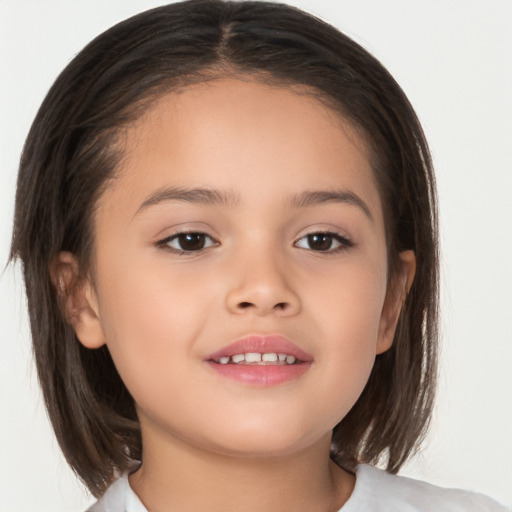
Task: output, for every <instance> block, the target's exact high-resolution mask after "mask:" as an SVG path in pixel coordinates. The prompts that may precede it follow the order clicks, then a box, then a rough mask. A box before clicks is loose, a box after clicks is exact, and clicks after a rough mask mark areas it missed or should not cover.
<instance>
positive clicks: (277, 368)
mask: <svg viewBox="0 0 512 512" xmlns="http://www.w3.org/2000/svg"><path fill="white" fill-rule="evenodd" d="M207 363H208V365H209V366H210V368H212V369H213V370H214V371H215V372H217V373H219V374H220V375H222V376H223V377H227V378H228V379H233V380H236V381H238V382H240V383H243V384H247V385H250V386H260V387H265V386H276V385H278V384H282V383H284V382H289V381H291V380H294V379H298V378H299V377H300V376H301V375H304V373H306V372H307V371H308V370H309V368H310V366H311V363H310V362H305V363H299V364H289V365H248V364H220V363H215V362H214V361H207Z"/></svg>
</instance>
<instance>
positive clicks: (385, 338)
mask: <svg viewBox="0 0 512 512" xmlns="http://www.w3.org/2000/svg"><path fill="white" fill-rule="evenodd" d="M399 258H400V268H399V271H398V273H397V275H396V276H395V277H394V279H393V281H392V282H391V283H389V286H388V291H387V293H386V299H385V300H384V306H383V308H382V314H381V317H380V323H379V337H378V340H377V354H382V353H383V352H385V351H386V350H388V349H390V348H391V345H392V344H393V338H394V336H395V331H396V326H397V324H398V319H399V318H400V311H401V310H402V306H403V305H404V302H405V299H406V297H407V294H408V293H409V290H410V289H411V286H412V283H413V281H414V274H415V273H416V256H415V254H414V251H403V252H401V253H400V254H399Z"/></svg>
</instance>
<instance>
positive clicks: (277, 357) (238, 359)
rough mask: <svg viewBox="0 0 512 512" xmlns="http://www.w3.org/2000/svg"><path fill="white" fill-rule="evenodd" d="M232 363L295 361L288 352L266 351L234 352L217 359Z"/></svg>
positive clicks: (290, 362) (221, 362)
mask: <svg viewBox="0 0 512 512" xmlns="http://www.w3.org/2000/svg"><path fill="white" fill-rule="evenodd" d="M230 361H231V362H232V363H237V364H241V363H260V364H265V363H275V362H277V361H279V362H280V363H283V364H293V363H295V361H296V358H295V357H294V356H290V355H288V354H276V353H275V352H266V353H264V354H262V353H261V352H247V353H246V354H234V355H232V356H231V357H229V356H223V357H221V358H220V359H219V361H218V362H219V363H220V364H228V363H229V362H230Z"/></svg>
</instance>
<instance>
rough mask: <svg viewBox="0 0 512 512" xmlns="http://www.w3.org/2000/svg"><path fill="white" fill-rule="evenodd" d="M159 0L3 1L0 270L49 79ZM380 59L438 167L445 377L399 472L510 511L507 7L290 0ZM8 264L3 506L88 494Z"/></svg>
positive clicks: (510, 18) (15, 508)
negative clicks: (428, 427)
mask: <svg viewBox="0 0 512 512" xmlns="http://www.w3.org/2000/svg"><path fill="white" fill-rule="evenodd" d="M161 3H162V2H158V1H149V0H148V1H144V0H122V1H121V0H110V1H105V0H81V1H73V2H70V1H69V0H60V1H57V0H46V1H41V0H23V1H20V0H0V38H1V40H0V77H1V78H0V129H1V132H0V266H1V267H3V264H4V262H5V261H6V259H7V255H8V249H9V242H10V232H11V223H12V210H13V199H14V191H15V181H16V172H17V163H18V159H19V155H20V152H21V149H22V145H23V141H24V138H25V136H26V134H27V132H28V129H29V126H30V123H31V121H32V119H33V117H34V115H35V113H36V110H37V108H38V106H39V104H40V103H41V101H42V99H43V97H44V95H45V93H46V92H47V90H48V88H49V87H50V85H51V83H52V82H53V80H54V79H55V78H56V76H57V74H58V73H59V72H60V71H61V69H62V68H63V67H64V66H65V65H66V64H67V63H68V62H69V60H70V59H71V58H72V57H73V56H74V55H75V54H76V53H77V52H78V51H79V50H80V49H81V48H82V47H83V46H84V45H85V44H86V43H87V42H89V41H90V40H91V39H92V38H93V37H94V36H96V35H97V34H99V33H100V32H102V31H103V30H105V29H107V28H108V27H110V26H111V25H113V24H114V23H115V22H117V21H120V20H121V19H124V18H126V17H128V16H130V15H132V14H135V13H137V12H139V11H142V10H145V9H147V8H150V7H154V6H156V5H160V4H161ZM290 3H291V4H293V5H296V6H298V7H301V8H304V9H306V10H308V11H310V12H312V13H314V14H317V15H319V16H320V17H322V18H324V19H326V20H328V21H329V22H331V23H332V24H334V25H335V26H337V27H338V28H340V29H342V30H343V31H345V32H346V33H347V34H349V35H350V36H352V37H353V38H355V39H356V40H357V41H358V42H359V43H361V44H362V45H363V46H365V47H366V48H367V49H369V50H370V51H371V52H372V53H373V54H374V55H376V56H377V57H378V58H379V59H380V60H381V61H382V62H383V63H384V65H385V66H386V67H387V68H388V69H389V70H390V71H391V73H392V74H393V75H394V76H395V78H396V79H397V81H398V82H399V83H400V84H401V86H402V87H403V88H404V90H405V92H406V93H407V95H408V96H409V98H410V100H411V102H412V103H413V105H414V106H415V108H416V110H417V112H418V114H419V117H420V119H421V120H422V122H423V125H424V128H425V131H426V134H427V138H428V139H429V142H430V144H431V149H432V153H433V156H434V161H435V165H436V169H437V176H438V187H439V197H440V204H441V207H440V221H441V241H442V277H443V286H442V322H443V323H442V329H443V345H442V376H441V380H440V387H439V400H438V406H437V410H436V415H435V419H434V424H433V428H432V432H431V435H430V436H429V438H428V440H427V442H426V443H425V447H424V450H423V451H422V453H421V454H420V455H419V456H418V457H416V458H415V459H413V460H412V461H411V462H410V463H409V464H408V465H407V467H406V468H404V470H403V471H402V473H403V474H406V475H411V476H415V477H417V478H421V479H424V480H428V481H431V482H434V483H436V484H440V485H444V486H456V487H463V488H466V489H473V490H479V491H481V492H484V493H487V494H490V495H491V496H493V497H495V498H497V499H499V500H500V501H502V502H504V503H505V504H508V505H509V506H510V505H511V504H512V491H511V488H512V486H511V482H512V462H511V461H512V372H511V363H512V234H511V232H512V213H511V206H512V201H511V190H512V101H511V93H510V91H512V64H511V63H512V59H511V58H510V55H511V50H512V1H511V0H489V1H484V0H478V1H477V0H386V1H381V0H367V1H365V0H340V1H335V0H330V1H329V0H293V1H290ZM24 301H25V299H24V295H23V283H22V280H21V277H20V272H19V268H17V267H14V268H13V267H12V266H11V267H9V268H8V269H7V270H6V271H5V273H4V275H3V276H2V278H1V280H0V306H1V307H0V328H1V329H0V337H1V338H0V379H1V380H0V443H1V445H0V512H33V511H35V510H37V511H38V512H50V511H51V512H64V511H65V512H70V511H80V510H83V509H85V508H86V506H87V505H88V504H89V503H90V502H91V501H92V499H91V497H90V496H89V495H88V494H87V492H86V491H85V490H84V488H83V487H81V486H80V484H79V483H78V482H77V481H76V479H75V477H74V476H73V474H72V473H71V472H70V470H69V469H68V468H67V466H66V465H65V463H64V462H63V460H62V455H61V454H60V451H59V449H58V447H57V445H56V442H55V441H54V439H53V434H52V432H51V430H50V428H49V425H48V421H47V418H46V415H45V411H44V407H43V404H42V402H41V398H40V395H39V390H38V386H37V380H36V377H35V374H34V369H33V361H32V358H31V353H30V340H29V331H28V326H27V322H28V320H27V317H26V313H25V302H24Z"/></svg>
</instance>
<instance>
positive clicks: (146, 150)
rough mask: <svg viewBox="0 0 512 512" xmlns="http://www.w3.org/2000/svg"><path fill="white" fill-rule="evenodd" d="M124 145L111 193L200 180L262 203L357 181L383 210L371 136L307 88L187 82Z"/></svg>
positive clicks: (127, 194)
mask: <svg viewBox="0 0 512 512" xmlns="http://www.w3.org/2000/svg"><path fill="white" fill-rule="evenodd" d="M124 148H125V150H124V158H123V159H122V162H121V163H120V165H119V168H118V179H117V180H116V181H115V182H114V186H113V187H111V188H110V190H108V191H107V193H106V194H105V195H106V196H108V195H109V194H114V195H115V194H116V193H117V194H122V195H123V199H129V198H132V199H133V201H134V202H135V201H136V200H139V201H140V198H141V197H142V196H143V195H144V194H146V195H147V194H149V193H151V191H152V189H153V190H155V189H156V188H159V187H166V186H174V187H202V188H214V189H222V190H229V191H234V192H235V193H236V194H237V196H238V197H242V198H243V199H244V200H245V201H248V202H251V201H252V202H253V203H255V202H256V201H257V200H258V199H259V198H262V197H267V196H275V197H277V196H281V197H282V196H283V195H288V196H291V195H294V194H295V195H296V194H299V193H300V192H302V191H304V190H305V189H321V190H328V189H332V188H350V189H355V190H354V192H356V193H357V194H358V195H363V196H365V201H366V202H368V203H370V204H374V205H376V206H377V208H378V209H380V205H379V204H380V198H379V194H378V190H377V187H376V184H375V180H374V176H373V171H372V169H371V165H370V158H369V156H368V151H367V148H366V145H365V144H364V142H363V140H362V139H361V137H359V135H358V134H357V131H356V130H355V129H354V127H353V126H352V125H351V124H350V123H348V122H347V121H346V120H345V119H343V118H342V116H341V115H340V114H339V113H338V112H335V111H334V110H332V109H330V108H329V107H327V106H326V105H325V104H324V103H322V102H321V101H319V99H318V98H317V97H316V96H315V95H314V94H312V93H311V91H308V90H307V89H305V88H299V87H291V86H289V87H276V86H272V85H268V84H264V83H261V82H257V81H251V80H236V79H228V78H225V79H216V80H213V81H210V82H205V83H200V84H196V85H192V86H188V87H186V88H184V89H182V90H180V91H178V92H172V93H169V94H167V95H165V96H163V97H161V98H160V99H158V100H157V101H156V102H155V103H154V104H153V105H152V106H151V108H149V109H148V110H147V111H146V113H145V114H144V115H143V116H142V117H140V118H139V120H138V121H137V122H135V123H134V124H133V125H131V126H130V127H128V129H127V130H126V132H125V144H124ZM131 207H132V208H134V207H135V206H134V205H132V206H131Z"/></svg>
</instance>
